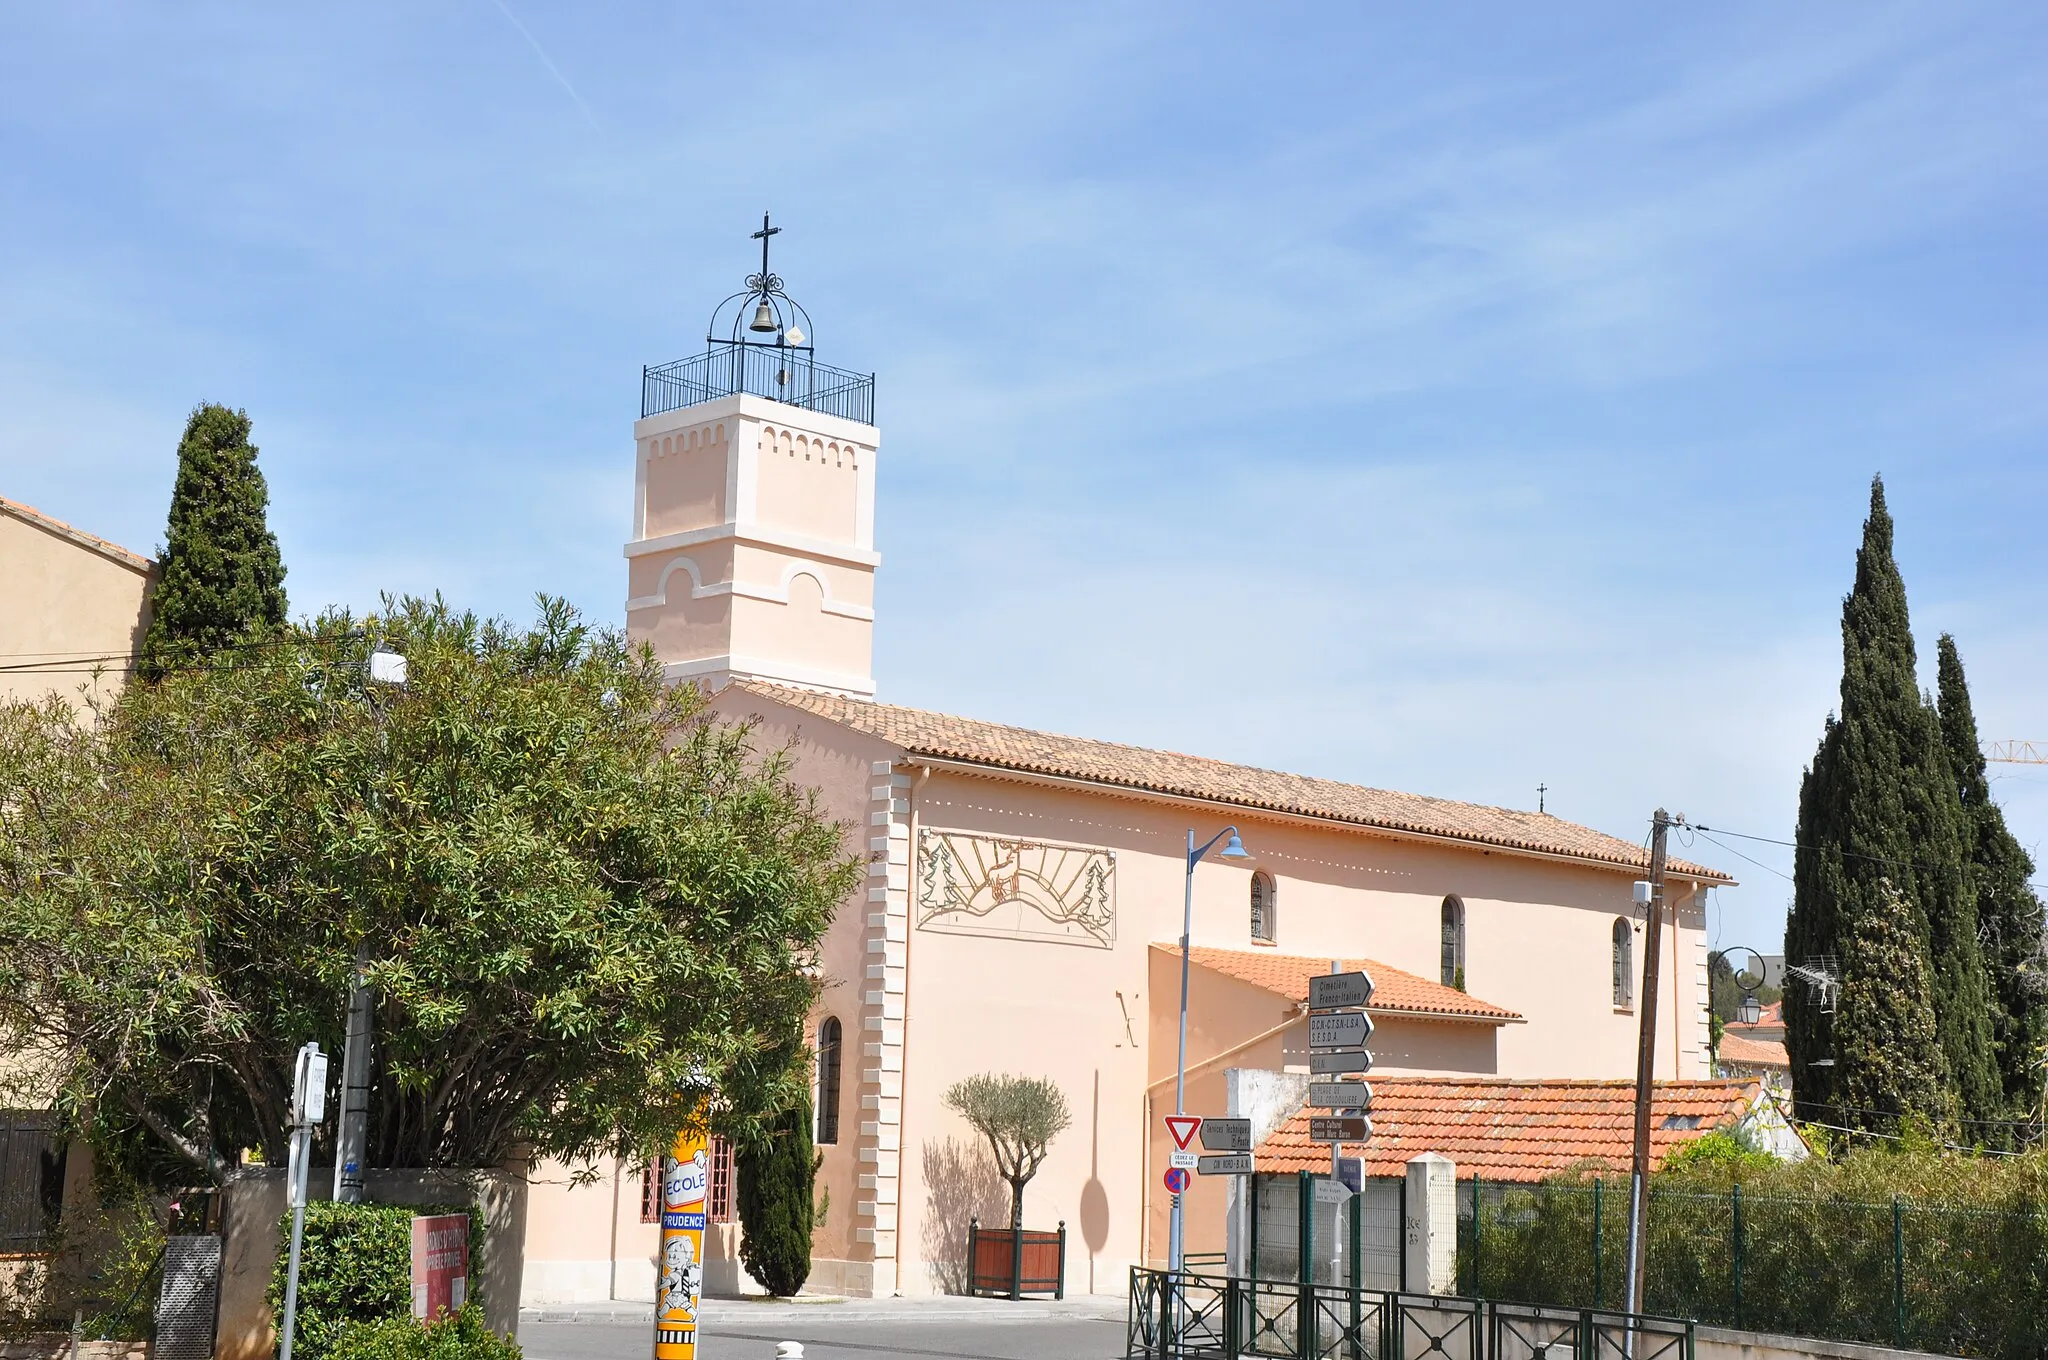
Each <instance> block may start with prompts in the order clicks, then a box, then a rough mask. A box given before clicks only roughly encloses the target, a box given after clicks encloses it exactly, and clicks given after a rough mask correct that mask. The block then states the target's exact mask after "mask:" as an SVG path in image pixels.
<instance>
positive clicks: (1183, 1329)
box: [1124, 1267, 1695, 1360]
mask: <svg viewBox="0 0 2048 1360" xmlns="http://www.w3.org/2000/svg"><path fill="white" fill-rule="evenodd" d="M1694 1346H1695V1337H1694V1334H1693V1327H1692V1324H1691V1323H1690V1322H1687V1321H1685V1320H1684V1319H1682V1318H1665V1317H1648V1316H1633V1315H1630V1314H1626V1313H1616V1312H1606V1311H1601V1310H1598V1309H1565V1308H1553V1307H1543V1306H1539V1305H1534V1304H1518V1303H1504V1302H1494V1301H1487V1300H1482V1299H1472V1298H1435V1297H1431V1296H1430V1295H1427V1294H1406V1293H1401V1292H1399V1291H1394V1292H1380V1291H1377V1290H1367V1289H1353V1288H1350V1287H1348V1286H1344V1285H1335V1284H1319V1283H1316V1282H1313V1281H1284V1280H1261V1279H1247V1278H1243V1277H1240V1276H1234V1275H1209V1274H1199V1273H1196V1272H1193V1271H1181V1272H1179V1273H1178V1274H1176V1273H1174V1272H1172V1271H1165V1270H1148V1269H1143V1268H1137V1267H1134V1268H1133V1269H1132V1271H1131V1293H1130V1306H1129V1312H1128V1315H1127V1327H1126V1340H1125V1347H1124V1354H1125V1356H1126V1360H1240V1358H1241V1357H1257V1358H1258V1360H1417V1358H1418V1357H1442V1360H1694Z"/></svg>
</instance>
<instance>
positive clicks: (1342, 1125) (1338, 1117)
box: [1308, 1114, 1372, 1143]
mask: <svg viewBox="0 0 2048 1360" xmlns="http://www.w3.org/2000/svg"><path fill="white" fill-rule="evenodd" d="M1370 1137H1372V1121H1371V1120H1370V1119H1367V1118H1365V1117H1364V1116H1362V1115H1348V1114H1327V1115H1326V1114H1316V1115H1310V1116H1309V1120H1308V1140H1309V1141H1310V1142H1311V1143H1363V1142H1364V1141H1365V1140H1366V1139H1368V1138H1370Z"/></svg>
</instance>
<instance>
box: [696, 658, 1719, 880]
mask: <svg viewBox="0 0 2048 1360" xmlns="http://www.w3.org/2000/svg"><path fill="white" fill-rule="evenodd" d="M736 687H737V688H739V689H741V690H743V691H745V692H747V693H750V694H758V695H761V696H763V697H764V698H769V699H773V700H775V701H776V702H778V703H782V704H787V705H788V706H790V707H791V708H795V709H800V710H802V711H804V712H807V713H814V714H816V715H817V716H819V717H821V718H825V719H827V720H829V721H831V722H835V723H839V724H840V725H842V726H845V727H850V728H852V729H853V730H855V731H857V732H864V733H866V734H868V735H869V736H873V737H879V738H881V739H882V740H884V741H888V742H892V743H894V744H896V745H898V746H901V747H902V748H903V749H904V750H905V751H907V752H910V753H912V754H915V755H923V756H931V757H934V758H937V759H943V760H957V761H961V762H964V763H967V764H973V765H984V766H988V767H990V768H993V769H1006V770H1015V771H1018V772H1020V773H1028V774H1044V775H1055V776H1059V777H1061V778H1066V779H1079V780H1084V781H1086V782H1088V783H1092V784H1106V785H1112V786H1117V787H1122V788H1129V789H1140V790H1146V791H1150V792H1154V793H1166V794H1173V795H1176V796H1179V797H1187V798H1199V799H1203V800H1206V801H1210V802H1216V803H1223V804H1229V805H1234V806H1237V807H1245V808H1257V809H1263V810H1266V811H1271V812H1285V813H1292V814H1295V815H1297V816H1304V817H1315V818H1320V819H1325V820H1329V821H1336V822H1346V823H1349V824H1351V825H1354V826H1359V827H1367V828H1371V829H1373V830H1377V831H1385V832H1392V833H1395V834H1399V835H1409V836H1421V837H1426V838H1430V839H1437V840H1452V841H1464V842H1469V843H1473V844H1478V845H1490V846H1497V847H1500V848H1501V849H1505V850H1519V851H1524V852H1528V853H1533V854H1538V855H1545V856H1559V857H1562V858H1565V859H1573V860H1580V861H1584V862H1587V863H1592V864H1599V865H1606V866H1612V867H1617V868H1625V869H1647V868H1648V867H1649V862H1650V860H1649V854H1648V852H1647V851H1645V850H1644V849H1643V848H1642V847H1641V846H1638V845H1632V844H1630V843H1629V842H1627V841H1624V840H1621V839H1619V838H1617V837H1614V836H1610V835H1607V834H1606V833H1605V832H1601V831H1595V830H1593V829H1592V828H1591V827H1585V826H1579V825H1577V824H1575V823H1572V822H1567V821H1563V820H1560V819H1559V818H1556V817H1552V816H1550V815H1548V814H1547V813H1541V812H1527V811H1523V810H1521V809H1518V808H1498V807H1486V806H1483V805H1481V804H1478V803H1458V802H1452V801H1451V800H1450V799H1447V798H1430V797H1427V796H1425V795H1422V794H1416V793H1393V792H1389V791H1388V790H1385V789H1371V788H1366V787H1364V786H1362V785H1358V784H1343V783H1339V782H1338V781H1336V780H1334V779H1317V778H1314V777H1312V776H1309V775H1300V774H1285V773H1282V772H1280V771H1277V770H1262V769H1259V768H1257V767H1256V766H1251V765H1232V764H1230V763H1229V762H1227V761H1222V760H1210V759H1208V758H1207V757H1204V756H1189V755H1181V754H1179V753H1177V752H1173V751H1154V750H1148V749H1146V748H1144V747H1141V746H1124V745H1121V744H1119V743H1117V742H1109V741H1094V740H1091V739H1089V738H1086V737H1063V736H1058V735H1055V734H1053V733H1050V732H1034V731H1032V730H1030V729H1029V728H1023V727H1008V726H1005V725H1003V724H1001V723H992V722H982V721H979V720H977V719H974V718H959V717H954V716H953V715H951V714H948V713H933V712H930V711H928V710H925V709H918V708H901V707H898V706H897V705H894V704H880V703H876V702H874V701H873V700H871V699H851V698H847V697H845V696H843V695H837V694H821V693H817V692H815V691H812V690H803V689H792V688H789V687H787V686H783V685H771V684H766V683H764V682H761V681H756V680H743V681H739V682H737V686H736ZM1670 869H1671V872H1672V873H1674V874H1683V875H1685V876H1687V877H1689V878H1698V879H1701V880H1704V881H1707V882H1712V883H1733V882H1734V881H1735V880H1734V879H1732V878H1730V877H1729V876H1728V875H1726V874H1724V873H1722V872H1720V871H1719V870H1717V869H1709V868H1707V867H1705V866H1704V865H1699V864H1692V863H1689V862H1687V861H1685V860H1676V859H1674V860H1672V861H1671V862H1670Z"/></svg>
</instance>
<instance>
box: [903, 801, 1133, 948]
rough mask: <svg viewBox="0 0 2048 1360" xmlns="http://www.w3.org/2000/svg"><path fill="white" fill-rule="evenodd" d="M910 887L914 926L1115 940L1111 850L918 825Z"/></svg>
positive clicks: (1101, 944) (1067, 940)
mask: <svg viewBox="0 0 2048 1360" xmlns="http://www.w3.org/2000/svg"><path fill="white" fill-rule="evenodd" d="M917 889H918V891H917V925H918V929H920V930H939V931H946V932H950V933H952V934H956V935H994V936H999V937H1001V938H1003V939H1011V940H1049V941H1052V942H1055V943H1058V944H1078V945H1087V946H1089V947H1091V948H1095V949H1108V948H1110V947H1111V946H1113V945H1114V944H1115V943H1116V852H1115V851H1113V850H1089V849H1084V848H1081V847H1078V846H1071V845H1049V844H1046V843H1045V842H1043V841H1025V840H1012V839H1009V838H1006V837H1001V836H976V835H972V834H970V833H968V832H964V831H933V830H931V829H929V828H925V827H920V828H919V829H918V833H917Z"/></svg>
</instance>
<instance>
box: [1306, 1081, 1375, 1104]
mask: <svg viewBox="0 0 2048 1360" xmlns="http://www.w3.org/2000/svg"><path fill="white" fill-rule="evenodd" d="M1308 1103H1309V1104H1311V1105H1313V1106H1315V1107H1316V1108H1317V1109H1319V1110H1370V1109H1371V1108H1372V1087H1371V1086H1370V1085H1369V1084H1368V1083H1366V1082H1362V1081H1312V1082H1310V1083H1309V1084H1308Z"/></svg>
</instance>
